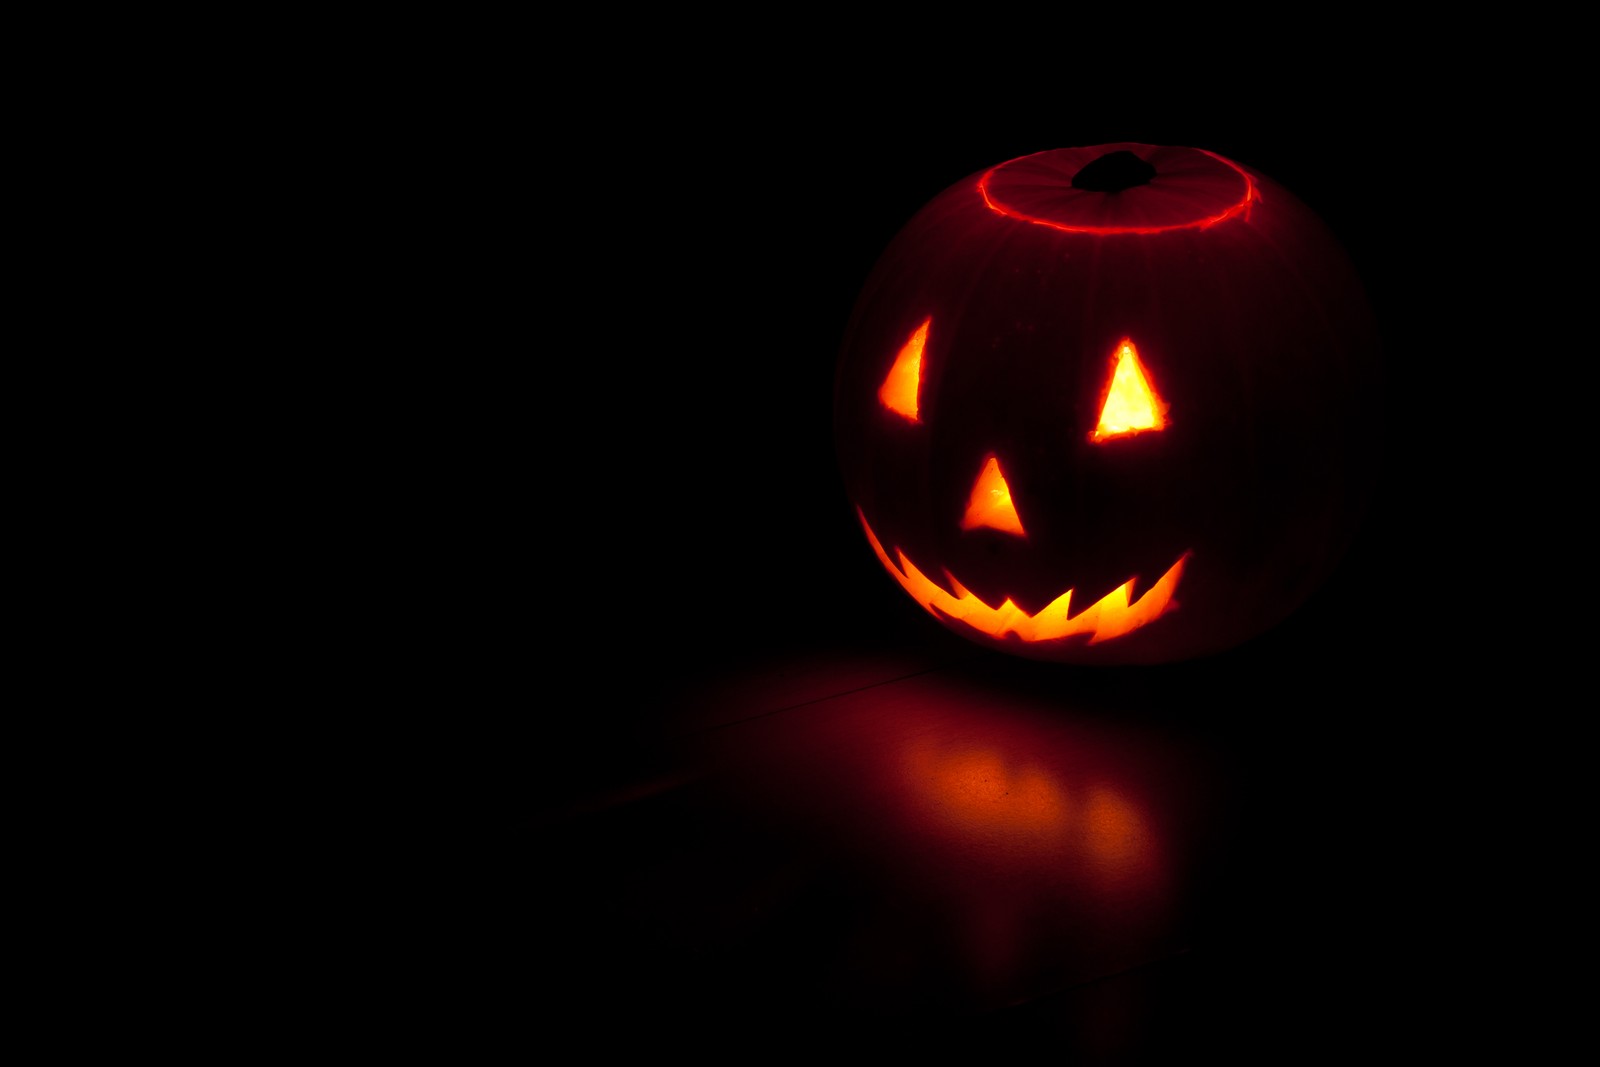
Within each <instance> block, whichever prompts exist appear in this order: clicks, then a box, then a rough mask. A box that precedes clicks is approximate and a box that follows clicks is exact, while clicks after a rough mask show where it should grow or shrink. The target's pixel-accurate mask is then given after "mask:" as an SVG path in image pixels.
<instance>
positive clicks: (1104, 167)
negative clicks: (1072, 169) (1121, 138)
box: [1072, 148, 1156, 193]
mask: <svg viewBox="0 0 1600 1067" xmlns="http://www.w3.org/2000/svg"><path fill="white" fill-rule="evenodd" d="M1155 176H1156V168H1154V167H1152V166H1151V165H1150V164H1148V163H1146V162H1145V161H1144V160H1142V159H1140V158H1139V157H1138V156H1136V155H1134V154H1133V153H1132V152H1130V151H1128V150H1127V149H1126V148H1119V149H1118V150H1117V151H1115V152H1107V153H1106V154H1105V155H1103V156H1100V157H1099V158H1098V159H1096V160H1094V161H1093V162H1091V163H1089V164H1087V165H1086V166H1084V167H1083V169H1081V170H1079V171H1078V173H1076V174H1074V175H1073V176H1072V187H1073V188H1074V189H1086V190H1088V191H1089V192H1091V193H1120V192H1122V190H1124V189H1132V188H1133V187H1134V186H1135V185H1144V184H1145V183H1146V182H1148V181H1149V180H1150V179H1151V178H1154V177H1155Z"/></svg>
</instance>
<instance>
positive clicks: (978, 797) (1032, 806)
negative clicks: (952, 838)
mask: <svg viewBox="0 0 1600 1067" xmlns="http://www.w3.org/2000/svg"><path fill="white" fill-rule="evenodd" d="M1010 755H1013V756H1015V755H1017V754H1016V753H1010ZM905 760H906V763H905V771H906V778H907V780H908V781H910V782H911V783H913V784H914V785H915V786H916V787H917V789H918V791H919V792H922V793H924V794H925V795H926V796H927V798H928V799H929V800H932V801H934V802H935V803H936V804H937V809H936V810H937V813H938V814H939V815H941V816H943V817H944V818H945V819H946V820H948V821H949V822H951V823H953V824H955V825H956V826H958V827H961V828H964V829H968V830H973V831H976V832H979V833H993V832H996V831H1001V832H1009V833H1012V834H1021V835H1036V836H1038V837H1039V838H1040V843H1041V844H1043V843H1044V842H1046V841H1049V840H1050V839H1052V838H1057V837H1059V836H1060V835H1061V834H1062V833H1063V832H1064V831H1065V829H1066V827H1067V824H1068V814H1069V812H1068V805H1067V797H1066V795H1065V794H1064V793H1063V791H1062V789H1061V786H1060V785H1059V784H1058V783H1057V782H1056V781H1055V780H1054V779H1053V778H1052V777H1051V775H1050V774H1049V773H1047V772H1046V771H1045V770H1044V768H1043V767H1041V766H1039V765H1037V764H1034V763H1032V762H1029V763H1027V764H1025V765H1023V766H1020V767H1017V768H1015V769H1013V768H1012V767H1010V766H1008V763H1007V759H1006V754H1004V753H1003V752H1002V751H1001V750H1000V749H999V748H995V747H984V746H973V747H967V746H959V747H957V748H955V749H954V750H948V751H947V750H945V749H943V748H941V747H939V746H936V745H934V744H932V743H930V742H927V741H921V742H919V743H917V744H914V745H912V746H910V747H909V748H908V749H907V751H906V754H905Z"/></svg>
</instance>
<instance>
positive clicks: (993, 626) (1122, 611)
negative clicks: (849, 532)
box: [856, 508, 1189, 645]
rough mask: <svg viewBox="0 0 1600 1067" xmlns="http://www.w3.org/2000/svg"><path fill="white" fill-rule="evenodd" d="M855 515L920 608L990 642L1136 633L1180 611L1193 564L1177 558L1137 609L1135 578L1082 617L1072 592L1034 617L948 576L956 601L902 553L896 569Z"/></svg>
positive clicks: (1103, 638) (1095, 638)
mask: <svg viewBox="0 0 1600 1067" xmlns="http://www.w3.org/2000/svg"><path fill="white" fill-rule="evenodd" d="M856 515H857V516H858V517H859V518H860V519H861V526H862V528H863V529H865V530H866V531H867V540H869V541H871V542H872V550H873V551H874V552H876V553H877V554H878V559H879V560H880V561H881V562H882V563H883V565H884V567H885V568H886V569H887V570H888V571H889V573H890V574H892V575H894V578H895V581H897V582H899V583H900V585H901V587H902V588H904V589H905V591H906V592H908V593H910V594H911V595H912V597H913V598H915V599H916V601H917V603H919V604H921V605H922V606H923V607H925V608H927V609H928V611H929V613H931V614H932V615H933V616H934V617H935V618H938V617H941V616H944V617H948V618H952V619H960V620H961V621H962V622H964V623H966V624H967V625H968V626H970V627H972V628H973V629H974V630H977V631H979V632H980V633H985V634H988V635H989V636H990V637H1003V636H1005V635H1006V634H1015V635H1017V636H1018V637H1020V638H1021V639H1022V640H1024V641H1054V640H1057V639H1058V638H1063V637H1070V636H1071V635H1073V634H1089V635H1091V636H1090V638H1089V643H1090V644H1091V645H1096V644H1099V643H1100V642H1101V641H1109V640H1110V639H1111V638H1113V637H1121V636H1123V635H1124V634H1129V633H1132V632H1133V631H1134V630H1137V629H1138V628H1139V627H1141V626H1143V625H1145V624H1146V623H1150V622H1154V621H1155V620H1156V619H1158V618H1160V617H1161V616H1162V615H1163V614H1165V613H1166V612H1168V611H1172V610H1174V609H1175V608H1177V606H1178V602H1177V600H1176V599H1174V597H1173V594H1174V593H1175V592H1177V589H1178V579H1180V578H1181V577H1183V565H1184V563H1185V562H1187V561H1188V559H1189V553H1187V552H1185V553H1184V554H1183V555H1182V556H1180V557H1178V561H1177V562H1176V563H1174V564H1173V565H1172V566H1171V567H1169V568H1168V569H1167V572H1166V573H1165V574H1163V575H1162V576H1161V579H1160V581H1158V582H1156V584H1155V585H1152V586H1151V587H1150V588H1149V589H1146V590H1145V592H1144V595H1143V596H1141V597H1139V599H1137V600H1135V601H1133V602H1132V603H1129V601H1128V598H1129V596H1130V595H1132V593H1133V579H1131V578H1130V579H1128V581H1126V582H1124V583H1122V584H1121V585H1119V586H1117V587H1116V588H1115V589H1113V590H1111V592H1109V593H1107V594H1106V595H1105V596H1103V597H1101V598H1100V600H1099V601H1098V602H1097V603H1094V604H1091V605H1090V606H1089V607H1087V608H1085V609H1084V610H1083V611H1081V612H1079V613H1078V614H1077V615H1072V614H1071V604H1072V590H1071V589H1068V590H1067V591H1066V592H1065V593H1062V594H1061V595H1060V596H1059V597H1057V598H1056V599H1055V600H1053V601H1051V602H1050V603H1049V604H1047V605H1045V606H1044V607H1043V608H1041V609H1040V611H1039V613H1038V614H1037V615H1029V614H1028V613H1027V612H1025V611H1023V610H1022V609H1021V608H1019V607H1017V606H1016V605H1015V604H1013V603H1012V602H1011V599H1010V598H1009V597H1007V598H1006V601H1005V603H1003V604H1001V605H1000V606H999V607H998V608H992V607H990V606H989V605H987V604H985V603H984V602H983V601H981V600H979V599H978V598H977V596H975V595H974V594H973V593H971V592H969V591H968V590H967V589H965V588H963V587H962V585H961V583H960V582H959V581H957V580H956V577H955V575H953V574H952V575H949V578H950V584H951V585H952V586H954V587H955V595H953V596H952V595H951V594H950V593H947V592H946V591H945V590H944V589H942V588H940V587H939V586H938V585H937V584H935V583H934V582H933V581H932V580H931V579H929V578H928V576H927V575H925V574H923V573H922V572H921V571H919V570H917V568H916V566H915V565H913V564H912V562H911V561H910V560H908V559H906V556H905V553H904V552H900V551H898V550H896V552H895V555H897V556H899V558H900V563H899V565H898V566H896V565H895V563H894V562H893V561H891V560H890V559H889V553H888V552H886V551H884V548H883V545H882V544H881V543H880V542H879V541H878V536H877V535H876V534H874V533H873V532H872V527H871V526H870V525H868V524H867V517H866V515H865V514H863V513H862V511H861V509H860V508H857V509H856ZM946 573H948V572H946Z"/></svg>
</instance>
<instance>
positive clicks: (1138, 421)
mask: <svg viewBox="0 0 1600 1067" xmlns="http://www.w3.org/2000/svg"><path fill="white" fill-rule="evenodd" d="M1166 428H1167V405H1166V404H1165V403H1163V402H1162V400H1161V397H1160V396H1159V395H1157V394H1156V391H1155V388H1154V386H1152V385H1151V384H1150V375H1149V373H1148V372H1147V371H1146V370H1145V369H1144V364H1142V363H1140V362H1139V352H1138V350H1137V349H1136V348H1134V347H1133V342H1132V341H1130V340H1129V339H1128V338H1126V337H1124V338H1123V339H1122V342H1121V343H1120V344H1118V345H1117V350H1116V352H1115V353H1114V354H1113V355H1112V357H1111V376H1110V377H1109V378H1108V379H1107V380H1106V389H1105V399H1104V400H1102V401H1101V403H1100V423H1099V425H1097V426H1096V427H1095V428H1094V429H1093V430H1092V431H1090V433H1089V440H1091V441H1095V442H1100V441H1105V440H1108V439H1109V438H1112V437H1121V436H1123V435H1124V434H1131V433H1142V432H1144V431H1145V430H1165V429H1166Z"/></svg>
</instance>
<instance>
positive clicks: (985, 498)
mask: <svg viewBox="0 0 1600 1067" xmlns="http://www.w3.org/2000/svg"><path fill="white" fill-rule="evenodd" d="M980 526H992V527H994V528H995V529H996V530H1003V531H1005V532H1006V533H1013V534H1016V535H1017V536H1018V537H1027V536H1028V533H1027V531H1026V530H1024V529H1023V528H1022V520H1021V519H1020V518H1018V517H1017V509H1016V505H1014V504H1012V503H1011V487H1010V486H1009V485H1007V484H1006V476H1005V475H1003V474H1001V473H1000V461H999V460H998V459H996V458H995V457H994V456H990V457H989V458H988V460H986V461H985V462H984V464H983V470H982V471H980V472H979V474H978V480H977V481H976V482H974V483H973V486H972V501H971V503H969V504H968V505H967V514H966V516H965V517H964V518H963V519H962V520H961V528H962V529H963V530H976V529H977V528H978V527H980Z"/></svg>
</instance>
